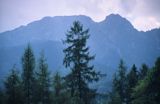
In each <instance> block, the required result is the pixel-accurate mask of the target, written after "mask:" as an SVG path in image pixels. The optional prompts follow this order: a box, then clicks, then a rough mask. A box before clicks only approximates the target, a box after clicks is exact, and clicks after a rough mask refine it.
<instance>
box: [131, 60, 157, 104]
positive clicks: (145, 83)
mask: <svg viewBox="0 0 160 104" xmlns="http://www.w3.org/2000/svg"><path fill="white" fill-rule="evenodd" d="M159 79H160V58H158V59H157V61H156V62H155V66H154V67H153V68H152V69H151V70H150V71H149V72H148V74H147V76H146V77H145V78H144V79H143V80H140V81H139V83H138V85H137V86H136V87H135V88H134V92H133V94H132V95H133V97H134V100H133V101H132V102H133V103H134V104H159V103H160V80H159Z"/></svg>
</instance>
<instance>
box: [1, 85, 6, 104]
mask: <svg viewBox="0 0 160 104" xmlns="http://www.w3.org/2000/svg"><path fill="white" fill-rule="evenodd" d="M0 104H6V103H5V95H4V90H2V88H1V87H0Z"/></svg>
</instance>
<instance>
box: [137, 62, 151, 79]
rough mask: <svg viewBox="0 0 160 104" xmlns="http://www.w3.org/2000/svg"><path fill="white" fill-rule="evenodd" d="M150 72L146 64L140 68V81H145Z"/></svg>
mask: <svg viewBox="0 0 160 104" xmlns="http://www.w3.org/2000/svg"><path fill="white" fill-rule="evenodd" d="M148 70H149V68H148V66H147V65H146V64H142V67H141V68H140V75H139V78H140V80H142V79H144V77H145V76H146V75H147V73H148Z"/></svg>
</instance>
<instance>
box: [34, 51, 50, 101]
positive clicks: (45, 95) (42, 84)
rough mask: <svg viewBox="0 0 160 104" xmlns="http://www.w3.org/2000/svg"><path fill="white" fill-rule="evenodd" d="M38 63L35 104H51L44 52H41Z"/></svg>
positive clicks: (48, 75) (48, 76)
mask: <svg viewBox="0 0 160 104" xmlns="http://www.w3.org/2000/svg"><path fill="white" fill-rule="evenodd" d="M40 55H41V56H40V58H39V61H38V62H39V63H38V71H37V73H36V75H37V88H36V89H37V91H36V93H37V94H36V96H37V102H38V104H51V91H50V87H51V81H50V73H49V71H48V64H47V63H46V58H45V56H44V52H41V54H40Z"/></svg>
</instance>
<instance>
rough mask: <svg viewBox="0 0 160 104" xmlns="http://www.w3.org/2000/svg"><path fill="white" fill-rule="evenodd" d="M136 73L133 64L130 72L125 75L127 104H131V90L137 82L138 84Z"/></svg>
mask: <svg viewBox="0 0 160 104" xmlns="http://www.w3.org/2000/svg"><path fill="white" fill-rule="evenodd" d="M138 77H139V75H138V71H137V67H136V65H135V64H134V65H133V66H132V68H131V70H130V72H129V73H128V75H127V86H126V87H127V90H126V93H127V103H128V104H131V101H132V96H131V95H132V93H133V88H134V87H135V86H136V84H137V82H138Z"/></svg>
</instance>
